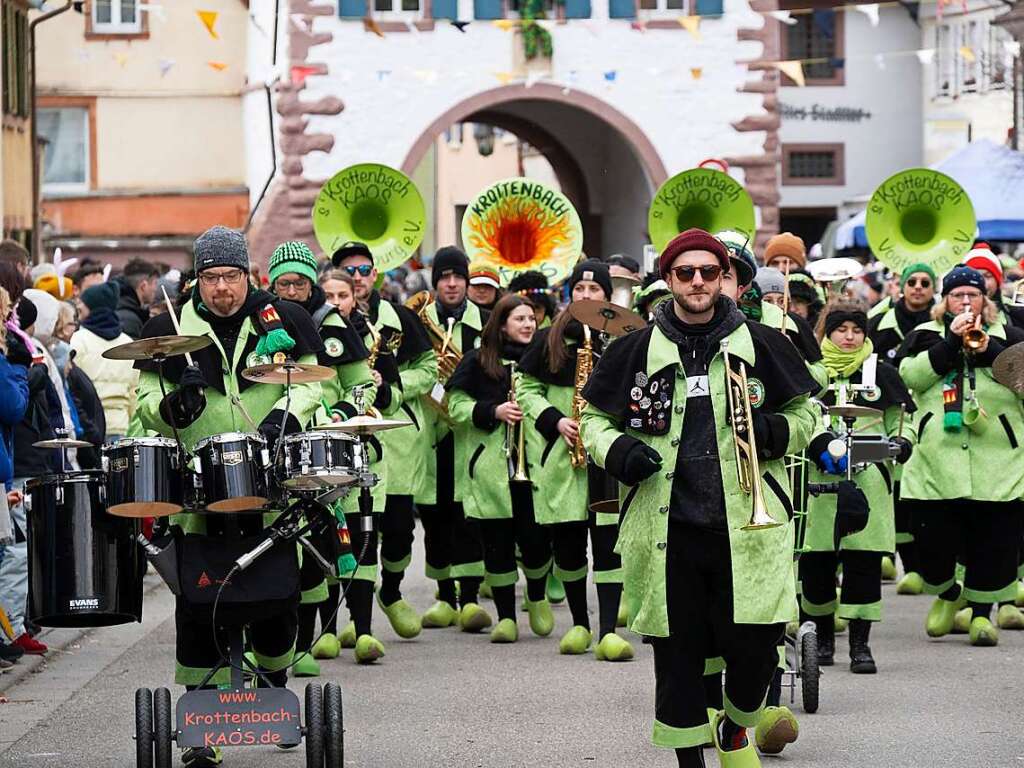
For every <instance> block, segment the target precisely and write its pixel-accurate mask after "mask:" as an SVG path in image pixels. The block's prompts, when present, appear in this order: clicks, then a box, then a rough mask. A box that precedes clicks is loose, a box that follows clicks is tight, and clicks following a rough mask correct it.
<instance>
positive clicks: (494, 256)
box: [462, 178, 583, 285]
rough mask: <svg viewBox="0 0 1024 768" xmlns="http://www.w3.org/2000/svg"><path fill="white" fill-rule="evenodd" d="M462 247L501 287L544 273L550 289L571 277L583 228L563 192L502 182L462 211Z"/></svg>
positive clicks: (514, 181)
mask: <svg viewBox="0 0 1024 768" xmlns="http://www.w3.org/2000/svg"><path fill="white" fill-rule="evenodd" d="M462 243H463V246H464V247H465V249H466V255H467V256H469V258H470V260H471V261H476V260H480V261H484V262H486V263H488V264H490V265H491V266H493V267H494V268H495V269H497V270H498V274H499V275H500V277H501V284H502V285H508V283H509V281H510V280H511V279H512V278H513V277H514V276H515V275H516V273H518V272H525V271H527V270H538V271H540V272H543V273H544V275H545V276H546V277H547V279H548V284H550V285H554V284H555V283H558V282H561V281H562V280H564V279H565V278H566V277H568V276H569V273H570V272H571V271H572V268H573V266H575V264H576V262H577V261H578V260H579V257H580V254H581V253H582V252H583V225H582V224H581V223H580V216H579V214H578V213H577V212H576V209H575V208H574V207H573V205H572V203H570V202H569V200H568V198H566V197H565V195H563V194H562V193H561V192H558V191H557V190H554V189H551V188H550V187H548V186H547V185H545V184H542V183H540V182H539V181H534V180H533V179H526V178H514V179H504V180H502V181H498V182H495V183H494V184H491V185H490V186H489V187H487V188H486V189H484V190H483V191H482V192H480V194H478V195H477V196H476V197H475V198H474V199H473V202H471V203H470V204H469V207H467V208H466V213H465V215H464V216H463V218H462Z"/></svg>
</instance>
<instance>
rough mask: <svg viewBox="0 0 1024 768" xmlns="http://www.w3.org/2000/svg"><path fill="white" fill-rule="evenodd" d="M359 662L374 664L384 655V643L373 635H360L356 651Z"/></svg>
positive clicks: (357, 661)
mask: <svg viewBox="0 0 1024 768" xmlns="http://www.w3.org/2000/svg"><path fill="white" fill-rule="evenodd" d="M354 655H355V657H356V663H357V664H373V662H375V661H376V660H377V659H379V658H381V657H382V656H384V643H382V642H381V641H380V640H378V639H377V638H376V637H374V636H373V635H360V636H359V639H358V640H356V649H355V651H354Z"/></svg>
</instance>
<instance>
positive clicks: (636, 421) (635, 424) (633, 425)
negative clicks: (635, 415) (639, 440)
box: [629, 419, 644, 429]
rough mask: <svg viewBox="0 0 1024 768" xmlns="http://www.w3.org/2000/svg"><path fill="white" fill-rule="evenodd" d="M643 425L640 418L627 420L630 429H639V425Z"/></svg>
mask: <svg viewBox="0 0 1024 768" xmlns="http://www.w3.org/2000/svg"><path fill="white" fill-rule="evenodd" d="M643 425H644V423H643V421H641V420H640V419H630V420H629V426H630V428H631V429H640V427H642V426H643Z"/></svg>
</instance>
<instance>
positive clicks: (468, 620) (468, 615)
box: [459, 603, 494, 632]
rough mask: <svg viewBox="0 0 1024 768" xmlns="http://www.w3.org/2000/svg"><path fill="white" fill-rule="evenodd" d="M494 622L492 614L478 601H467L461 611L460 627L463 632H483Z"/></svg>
mask: <svg viewBox="0 0 1024 768" xmlns="http://www.w3.org/2000/svg"><path fill="white" fill-rule="evenodd" d="M493 623H494V619H492V618H491V614H489V613H488V612H487V611H486V610H484V609H483V608H481V607H480V606H479V605H477V604H476V603H466V604H465V605H464V606H462V610H461V611H459V628H460V629H461V630H462V631H463V632H482V631H484V630H485V629H487V628H488V627H489V626H491V624H493Z"/></svg>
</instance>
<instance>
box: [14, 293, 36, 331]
mask: <svg viewBox="0 0 1024 768" xmlns="http://www.w3.org/2000/svg"><path fill="white" fill-rule="evenodd" d="M14 311H15V313H16V314H17V316H18V327H19V328H21V329H22V330H25V329H27V328H30V327H31V326H32V325H33V324H34V323H35V321H36V317H37V316H38V314H39V313H38V312H36V305H35V304H33V303H32V302H31V301H29V300H28V299H26V298H24V297H22V298H21V299H19V300H18V306H17V307H15V309H14Z"/></svg>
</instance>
